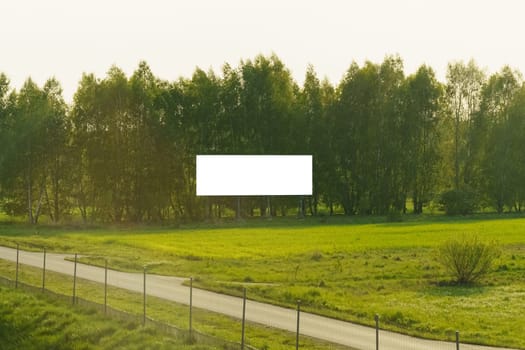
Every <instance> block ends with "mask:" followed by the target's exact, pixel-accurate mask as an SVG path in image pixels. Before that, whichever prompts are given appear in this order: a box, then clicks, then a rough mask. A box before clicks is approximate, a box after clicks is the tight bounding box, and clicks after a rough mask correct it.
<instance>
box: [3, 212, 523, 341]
mask: <svg viewBox="0 0 525 350" xmlns="http://www.w3.org/2000/svg"><path fill="white" fill-rule="evenodd" d="M366 220H368V219H353V220H345V219H332V218H329V219H328V220H327V221H326V222H320V221H319V219H312V218H308V219H305V220H294V219H283V220H281V219H274V220H272V221H266V220H258V221H254V222H251V221H246V222H242V223H235V222H233V223H218V224H215V225H202V226H195V227H187V228H151V227H113V228H92V229H81V228H58V227H56V228H55V227H38V228H33V227H28V226H24V225H20V224H12V225H3V226H0V244H2V245H7V246H14V245H15V244H16V243H20V244H21V247H23V248H25V249H28V248H32V249H36V250H38V249H41V248H43V247H46V248H48V249H49V250H53V251H59V252H69V253H74V252H78V253H81V254H85V255H89V257H86V258H84V260H85V261H87V262H91V263H94V264H102V262H103V259H104V258H108V259H109V264H110V266H111V267H113V268H119V269H122V270H131V271H141V270H142V266H143V265H148V270H149V271H151V272H152V273H158V274H171V275H178V276H194V277H195V279H196V281H197V284H198V285H199V286H201V287H203V288H207V289H212V290H217V291H221V292H225V293H230V294H237V295H240V293H241V289H242V287H243V286H246V287H247V288H248V295H249V297H250V298H253V299H258V300H264V301H268V302H271V303H275V304H280V305H287V306H294V305H295V303H296V300H298V299H300V300H302V303H303V305H304V307H303V308H304V309H305V310H308V311H312V312H316V313H319V314H324V315H328V316H332V317H336V318H340V319H345V320H350V321H355V322H359V323H362V324H369V325H371V324H372V323H373V316H374V314H376V313H378V314H379V315H380V316H381V322H382V326H383V327H385V328H388V329H392V330H396V331H400V332H403V333H407V334H414V335H418V336H424V337H429V338H437V339H449V340H451V339H453V337H454V333H455V330H456V329H458V330H460V331H461V338H462V340H463V341H468V342H473V343H482V344H490V345H500V346H511V347H519V348H525V334H523V332H522V325H523V324H525V316H524V314H523V312H522V311H521V309H522V307H523V300H524V297H525V274H524V272H525V254H524V253H525V219H524V218H520V217H515V216H502V217H497V216H484V215H480V216H475V217H468V218H444V217H423V218H417V219H411V220H409V221H407V222H401V223H386V222H382V221H383V220H380V219H377V218H376V219H373V220H374V221H375V222H373V223H366ZM363 221H365V222H363ZM368 222H370V220H368ZM465 233H467V234H468V233H474V234H477V235H478V236H479V237H480V238H481V239H483V240H487V241H497V242H498V244H499V245H500V246H501V248H502V255H501V257H500V258H499V259H498V261H497V262H496V265H495V267H494V269H493V270H492V271H491V272H490V273H489V274H488V276H486V277H485V278H484V279H483V280H482V281H481V282H480V283H479V284H478V285H474V286H469V287H458V286H453V285H451V284H450V283H449V281H450V276H447V275H446V273H445V270H444V269H443V268H442V267H441V266H440V265H439V264H438V263H437V261H436V258H435V254H436V249H437V247H438V246H439V245H440V244H441V243H442V242H444V241H445V240H447V239H449V238H451V237H456V236H458V235H462V234H465Z"/></svg>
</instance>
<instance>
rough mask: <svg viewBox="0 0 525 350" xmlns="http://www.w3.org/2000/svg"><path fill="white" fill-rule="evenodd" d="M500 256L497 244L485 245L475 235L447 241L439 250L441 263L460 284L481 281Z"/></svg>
mask: <svg viewBox="0 0 525 350" xmlns="http://www.w3.org/2000/svg"><path fill="white" fill-rule="evenodd" d="M499 255H500V250H499V247H498V246H497V245H496V243H494V242H491V243H485V242H482V241H480V240H479V238H478V237H477V236H475V235H470V236H467V235H465V236H463V237H460V238H454V239H451V240H448V241H446V242H445V243H443V245H442V246H441V247H440V248H439V251H438V254H437V256H438V260H439V262H440V263H441V264H442V265H443V266H444V267H445V268H446V269H447V270H448V272H449V273H450V274H452V275H453V276H454V278H455V281H456V282H457V283H458V284H469V283H472V282H475V281H477V280H479V278H481V277H482V276H484V275H485V274H486V273H487V272H488V271H489V270H490V268H491V267H492V265H493V263H494V260H495V259H496V258H497V257H498V256H499Z"/></svg>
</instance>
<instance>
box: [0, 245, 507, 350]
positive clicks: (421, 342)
mask: <svg viewBox="0 0 525 350" xmlns="http://www.w3.org/2000/svg"><path fill="white" fill-rule="evenodd" d="M65 257H71V255H64V254H51V253H47V257H46V269H47V270H50V271H55V272H60V273H63V274H66V275H73V270H74V263H73V262H71V261H66V260H64V258H65ZM0 258H2V259H5V260H10V261H16V249H11V248H6V247H0ZM19 262H20V264H25V265H30V266H35V267H40V268H41V267H42V262H43V253H34V252H26V251H20V253H19ZM77 276H78V277H79V278H83V279H86V280H91V281H94V282H99V283H104V269H103V268H100V267H94V266H89V265H84V264H78V265H77ZM185 280H186V279H185V278H178V277H170V276H159V275H148V276H147V283H146V291H147V294H148V295H153V296H156V297H159V298H163V299H166V300H171V301H175V302H178V303H182V304H186V305H187V304H189V287H187V286H184V285H183V284H182V283H183V282H184V281H185ZM108 284H109V285H112V286H115V287H119V288H124V289H128V290H131V291H135V292H140V293H141V292H142V291H143V274H142V273H126V272H119V271H115V270H108ZM193 306H195V307H198V308H201V309H206V310H209V311H213V312H217V313H221V314H224V315H228V316H232V317H236V318H241V317H242V299H241V298H237V297H232V296H228V295H224V294H219V293H214V292H209V291H205V290H202V289H197V288H193ZM296 317H297V311H296V310H293V309H287V308H283V307H279V306H274V305H270V304H265V303H260V302H256V301H252V300H248V301H247V302H246V319H247V320H248V321H252V322H256V323H260V324H263V325H266V326H270V327H275V328H279V329H284V330H287V331H290V332H295V331H296V326H297V318H296ZM452 317H453V316H452V315H451V318H452ZM451 321H452V319H451ZM300 333H301V334H302V335H307V336H310V337H314V338H318V339H322V340H326V341H329V342H333V343H337V344H342V345H346V346H349V347H351V348H355V349H362V350H375V341H376V340H375V329H374V328H370V327H365V326H361V325H357V324H353V323H350V322H344V321H339V320H335V319H331V318H328V317H323V316H318V315H314V314H310V313H306V312H301V316H300ZM379 348H380V349H381V350H382V349H388V350H416V349H417V350H421V349H428V350H456V344H455V343H450V342H441V341H433V340H425V339H419V338H415V337H410V336H406V335H402V334H398V333H393V332H388V331H383V330H381V331H380V333H379ZM460 349H461V350H495V349H506V350H509V349H508V348H494V347H486V346H479V345H467V344H461V345H460Z"/></svg>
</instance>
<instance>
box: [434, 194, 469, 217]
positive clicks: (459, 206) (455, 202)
mask: <svg viewBox="0 0 525 350" xmlns="http://www.w3.org/2000/svg"><path fill="white" fill-rule="evenodd" d="M440 204H441V205H442V206H443V209H444V210H445V213H447V215H467V214H472V213H473V212H474V210H475V209H476V195H475V193H473V192H471V191H466V190H450V191H446V192H443V193H442V194H441V200H440Z"/></svg>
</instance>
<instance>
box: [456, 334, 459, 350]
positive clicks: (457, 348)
mask: <svg viewBox="0 0 525 350" xmlns="http://www.w3.org/2000/svg"><path fill="white" fill-rule="evenodd" d="M456 350H459V331H456Z"/></svg>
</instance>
